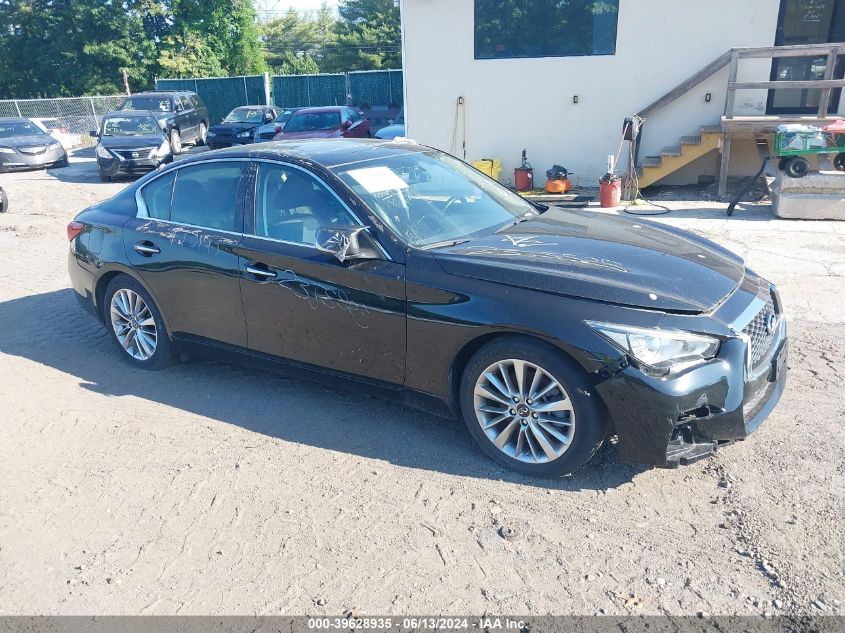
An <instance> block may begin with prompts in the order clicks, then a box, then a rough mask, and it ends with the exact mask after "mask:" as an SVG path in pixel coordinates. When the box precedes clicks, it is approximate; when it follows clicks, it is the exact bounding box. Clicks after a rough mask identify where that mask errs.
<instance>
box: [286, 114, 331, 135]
mask: <svg viewBox="0 0 845 633" xmlns="http://www.w3.org/2000/svg"><path fill="white" fill-rule="evenodd" d="M339 127H340V112H304V113H301V114H300V113H296V114H294V115H293V116H292V117H291V118H290V120H289V121H288V122H287V124H286V125H285V132H309V131H311V130H336V129H337V128H339Z"/></svg>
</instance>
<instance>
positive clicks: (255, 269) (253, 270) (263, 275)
mask: <svg viewBox="0 0 845 633" xmlns="http://www.w3.org/2000/svg"><path fill="white" fill-rule="evenodd" d="M246 272H248V273H249V274H250V275H252V276H253V277H258V278H259V279H271V278H273V277H275V276H276V273H274V272H273V271H272V270H270V269H269V268H267V267H266V266H264V264H250V265H249V266H247V267H246Z"/></svg>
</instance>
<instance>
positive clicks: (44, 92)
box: [0, 0, 156, 97]
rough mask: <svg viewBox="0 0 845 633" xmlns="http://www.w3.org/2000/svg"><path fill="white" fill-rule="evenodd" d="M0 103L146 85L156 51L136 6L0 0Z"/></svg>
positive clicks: (98, 0)
mask: <svg viewBox="0 0 845 633" xmlns="http://www.w3.org/2000/svg"><path fill="white" fill-rule="evenodd" d="M0 24H2V25H3V28H2V29H0V59H2V60H3V63H2V64H0V96H5V97H12V96H15V97H34V96H66V95H79V94H96V93H107V94H108V93H111V94H113V93H116V92H122V91H123V85H122V84H123V80H122V70H123V68H126V69H127V70H128V72H129V78H130V82H131V84H132V85H133V86H135V87H141V88H143V87H147V86H149V85H150V84H151V79H152V73H151V70H153V69H154V68H155V65H156V51H155V45H154V44H153V43H152V42H151V41H150V39H149V38H148V37H147V34H146V31H145V25H144V20H143V11H142V7H141V3H140V2H138V1H135V0H125V1H123V2H114V1H112V2H107V1H104V0H74V2H54V1H51V0H0Z"/></svg>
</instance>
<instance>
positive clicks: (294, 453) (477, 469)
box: [0, 150, 845, 615]
mask: <svg viewBox="0 0 845 633" xmlns="http://www.w3.org/2000/svg"><path fill="white" fill-rule="evenodd" d="M89 151H90V150H89ZM0 185H2V186H3V187H4V188H5V189H6V191H7V192H8V194H9V197H10V199H11V209H10V211H9V213H7V214H5V215H3V216H0V401H2V407H1V408H0V482H2V484H0V614H22V613H26V614H33V613H39V614H109V613H110V614H174V613H180V614H207V613H214V614H224V613H225V614H254V613H260V614H303V613H307V614H338V613H342V612H343V611H345V610H346V609H352V608H357V609H359V610H360V611H362V612H364V613H368V614H403V613H417V614H433V613H443V614H461V613H484V612H487V613H516V614H524V615H531V614H546V613H552V614H594V613H608V614H626V613H638V614H640V613H642V614H660V613H667V614H690V613H692V614H695V613H698V612H705V613H709V614H763V613H771V614H781V613H787V614H796V613H801V614H803V613H812V614H831V613H838V614H843V613H845V608H843V606H842V602H843V601H845V502H844V501H845V499H843V496H845V492H843V491H845V474H844V473H843V468H845V437H843V419H845V398H843V396H844V395H845V316H843V315H845V281H844V280H845V223H840V224H836V223H833V222H795V221H783V220H776V219H773V218H772V216H771V214H770V208H769V207H768V206H767V205H765V204H757V205H745V206H744V207H743V208H742V209H741V210H740V211H738V213H737V216H736V217H734V218H733V219H729V220H728V219H725V218H724V216H723V209H724V205H720V204H717V203H710V202H700V201H697V202H683V201H674V202H670V203H668V204H669V205H670V206H672V207H673V208H674V209H683V210H682V211H680V210H679V211H675V212H673V213H671V214H669V215H667V216H663V217H661V218H657V220H658V221H661V222H668V223H672V224H675V225H679V226H682V227H685V228H689V229H692V230H694V231H697V232H699V233H701V234H703V235H705V236H708V237H710V238H712V239H714V240H715V241H717V242H719V243H721V244H723V245H725V246H727V247H728V248H731V249H733V250H735V251H737V252H739V253H740V254H741V255H743V256H744V257H746V258H747V261H748V263H749V265H750V266H751V267H752V268H754V269H756V270H757V271H758V272H759V273H761V274H763V275H764V276H766V277H767V278H769V279H771V280H773V281H774V282H776V283H777V284H779V286H780V288H781V291H782V294H783V298H784V302H785V304H786V308H787V310H788V314H789V318H790V324H789V328H790V337H791V351H790V354H791V355H790V362H789V369H790V376H789V381H788V386H787V391H786V393H785V394H784V396H783V399H782V401H781V404H780V406H779V407H778V408H777V409H776V410H775V412H774V414H773V415H772V416H771V418H770V419H769V420H768V421H767V422H766V423H765V424H764V425H763V426H762V427H761V428H760V429H759V431H758V432H757V433H755V434H754V435H753V436H752V437H751V438H750V439H749V440H747V441H746V442H742V443H739V444H736V445H733V446H730V447H728V448H726V449H724V450H722V451H720V452H719V453H718V454H717V455H716V456H714V457H713V458H711V459H708V460H706V461H703V462H698V463H697V464H694V465H692V466H688V467H683V468H680V469H678V470H650V469H645V468H637V467H630V466H622V465H617V464H616V463H614V462H613V460H612V454H611V453H610V452H609V451H605V452H603V453H602V454H600V456H599V458H598V459H597V460H596V461H595V462H594V463H592V464H591V465H589V466H588V467H587V468H585V469H584V470H582V471H581V472H579V473H577V474H576V475H575V476H573V477H569V478H565V479H562V480H560V481H553V482H549V481H542V480H532V479H528V478H525V477H522V476H518V475H514V474H512V473H510V472H508V471H506V470H503V469H501V468H499V467H497V466H496V465H494V464H493V463H492V462H490V461H489V460H488V459H486V458H485V457H484V456H483V455H481V454H480V452H479V451H478V450H476V448H475V447H474V446H473V444H472V442H471V440H470V438H469V435H468V433H467V432H466V431H465V429H464V428H463V427H462V425H461V424H459V423H454V422H450V421H447V420H441V419H438V418H435V417H431V416H427V415H423V414H420V413H418V412H416V411H412V410H406V409H403V408H401V407H399V406H395V405H393V404H389V403H386V402H383V401H381V400H377V399H372V398H364V397H359V396H356V395H355V394H350V393H340V392H338V391H335V390H332V389H328V388H325V387H321V386H315V385H312V384H308V383H304V382H299V381H296V380H289V379H284V378H281V377H278V376H275V375H272V374H269V373H262V372H260V371H253V370H248V369H243V368H240V367H236V366H231V365H223V364H216V363H210V362H198V363H187V364H177V365H175V366H173V367H172V368H169V369H167V370H165V371H163V372H159V373H148V372H143V371H138V370H135V369H133V368H131V367H130V366H129V365H128V364H126V363H124V362H123V361H122V360H121V358H120V357H119V356H118V354H117V351H116V349H113V347H112V343H111V342H110V340H109V339H108V338H107V337H106V334H105V332H104V330H103V329H102V328H101V326H99V325H98V324H97V323H96V322H95V321H94V320H93V319H92V318H91V317H89V316H87V314H85V313H84V312H83V311H82V310H81V309H80V308H79V307H78V306H77V304H76V301H75V300H74V298H73V296H72V291H71V290H70V289H69V288H68V279H67V273H66V260H67V240H66V237H65V225H66V224H67V222H68V221H70V220H71V219H72V218H73V217H74V215H75V214H76V213H77V212H79V211H80V210H81V209H83V208H84V207H86V206H88V205H90V204H92V203H94V202H97V201H99V200H102V199H104V198H106V197H108V196H110V195H112V194H114V193H115V192H117V191H119V190H120V189H121V188H122V187H123V186H125V183H110V184H103V183H100V182H99V181H98V179H97V175H96V169H95V167H94V165H93V162H92V158H91V157H90V155H88V156H86V155H84V153H83V154H82V155H78V156H75V157H73V159H72V164H71V166H70V167H68V168H66V169H60V170H54V171H50V172H47V173H45V172H31V173H26V174H14V175H10V174H5V175H0ZM503 526H510V527H514V528H516V529H517V530H518V531H519V532H520V534H521V538H519V539H517V540H505V539H504V538H502V537H501V536H500V535H499V529H500V528H501V527H503Z"/></svg>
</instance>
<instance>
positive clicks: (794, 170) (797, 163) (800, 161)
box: [784, 156, 810, 178]
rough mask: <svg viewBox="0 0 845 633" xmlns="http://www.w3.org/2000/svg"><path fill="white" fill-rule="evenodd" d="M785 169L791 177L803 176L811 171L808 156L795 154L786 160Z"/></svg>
mask: <svg viewBox="0 0 845 633" xmlns="http://www.w3.org/2000/svg"><path fill="white" fill-rule="evenodd" d="M784 171H785V172H786V175H787V176H790V177H791V178H803V177H804V176H806V175H807V172H808V171H810V163H808V162H807V159H806V158H801V157H800V156H795V157H794V158H790V159H789V160H788V161H787V162H786V165H785V167H784Z"/></svg>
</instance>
